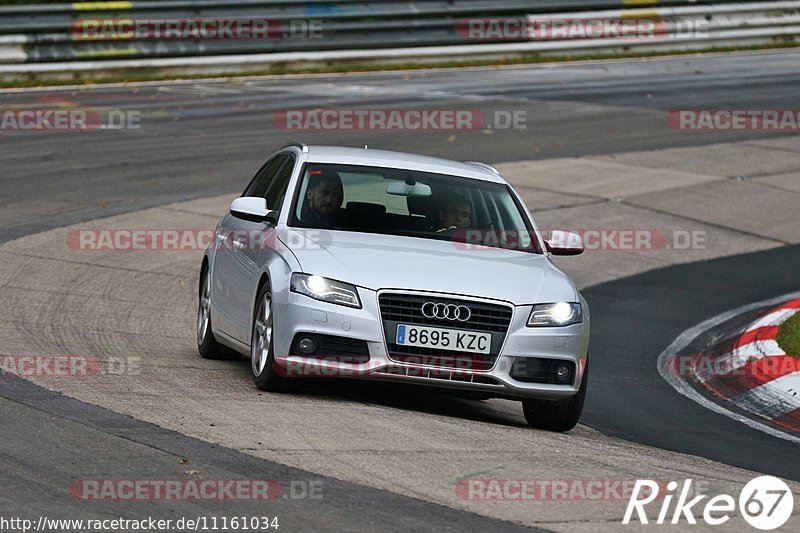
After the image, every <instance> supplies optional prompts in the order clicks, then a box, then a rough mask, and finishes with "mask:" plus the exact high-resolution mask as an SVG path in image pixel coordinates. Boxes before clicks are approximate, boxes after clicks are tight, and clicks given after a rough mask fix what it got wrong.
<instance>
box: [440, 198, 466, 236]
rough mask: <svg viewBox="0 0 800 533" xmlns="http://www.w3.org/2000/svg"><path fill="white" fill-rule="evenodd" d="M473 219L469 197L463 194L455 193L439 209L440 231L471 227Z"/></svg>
mask: <svg viewBox="0 0 800 533" xmlns="http://www.w3.org/2000/svg"><path fill="white" fill-rule="evenodd" d="M471 220H472V209H471V207H470V205H469V202H468V201H467V199H466V198H464V197H463V196H461V195H453V196H451V197H450V198H449V199H448V200H447V203H445V204H444V205H443V206H442V208H441V209H440V210H439V222H440V223H441V229H440V230H439V231H446V230H450V229H458V228H466V227H469V225H470V221H471Z"/></svg>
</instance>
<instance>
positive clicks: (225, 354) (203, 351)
mask: <svg viewBox="0 0 800 533" xmlns="http://www.w3.org/2000/svg"><path fill="white" fill-rule="evenodd" d="M210 293H211V277H210V276H209V275H208V268H206V267H203V270H202V272H201V274H200V292H199V297H198V303H197V351H198V353H199V354H200V357H202V358H203V359H230V358H231V351H230V350H228V349H227V348H225V347H224V346H220V344H219V343H218V342H217V339H216V337H214V331H213V330H212V328H211V297H210V296H209V295H210Z"/></svg>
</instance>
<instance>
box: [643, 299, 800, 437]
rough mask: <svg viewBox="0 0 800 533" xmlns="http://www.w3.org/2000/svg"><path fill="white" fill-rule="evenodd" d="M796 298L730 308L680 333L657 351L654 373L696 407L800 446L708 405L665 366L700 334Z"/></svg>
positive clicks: (771, 429)
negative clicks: (658, 353) (655, 370)
mask: <svg viewBox="0 0 800 533" xmlns="http://www.w3.org/2000/svg"><path fill="white" fill-rule="evenodd" d="M796 298H800V292H793V293H791V294H786V295H784V296H779V297H777V298H771V299H769V300H764V301H761V302H756V303H752V304H749V305H745V306H743V307H739V308H737V309H732V310H730V311H727V312H725V313H722V314H721V315H717V316H715V317H713V318H709V319H708V320H706V321H704V322H701V323H700V324H697V325H696V326H694V327H691V328H689V329H687V330H686V331H684V332H683V333H681V334H680V335H679V336H678V338H677V339H675V340H674V341H672V344H670V345H669V346H668V347H667V349H666V350H664V351H663V352H661V355H659V356H658V373H659V374H660V375H661V377H662V378H664V381H666V382H667V383H669V384H670V385H672V388H674V389H675V390H676V391H678V392H679V393H680V394H682V395H684V396H686V397H687V398H689V399H690V400H692V401H694V402H696V403H698V404H700V405H701V406H703V407H705V408H706V409H709V410H711V411H714V412H715V413H717V414H720V415H723V416H727V417H728V418H730V419H732V420H736V421H737V422H741V423H742V424H745V425H747V426H750V427H751V428H753V429H756V430H758V431H762V432H764V433H766V434H768V435H772V436H773V437H777V438H779V439H783V440H788V441H790V442H794V443H797V444H800V437H797V436H795V435H790V434H788V433H784V432H783V431H780V430H778V429H775V428H774V427H771V426H768V425H766V424H762V423H761V422H756V421H755V420H751V419H750V418H747V417H746V416H742V415H740V414H737V413H734V412H733V411H729V410H728V409H725V408H724V407H723V406H721V405H719V404H717V403H714V402H712V401H711V400H709V399H708V398H706V397H705V396H703V395H702V394H700V393H699V392H697V391H696V390H695V389H694V388H693V387H692V386H691V385H689V384H688V383H687V382H685V381H684V380H683V379H681V378H680V376H676V375H673V374H672V373H670V371H669V369H668V367H667V364H668V363H669V360H670V357H671V356H672V355H675V354H677V353H680V352H681V351H682V350H683V349H684V348H686V347H687V346H688V345H689V344H691V343H692V341H693V340H695V339H696V338H697V337H699V336H700V335H701V334H702V333H703V332H704V331H706V330H709V329H711V328H713V327H715V326H718V325H719V324H722V323H723V322H725V321H727V320H730V319H732V318H734V317H736V316H737V315H740V314H742V313H746V312H748V311H754V310H756V309H759V308H761V307H767V306H769V305H777V304H780V303H783V302H785V301H788V300H794V299H796Z"/></svg>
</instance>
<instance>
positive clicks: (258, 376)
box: [250, 284, 302, 392]
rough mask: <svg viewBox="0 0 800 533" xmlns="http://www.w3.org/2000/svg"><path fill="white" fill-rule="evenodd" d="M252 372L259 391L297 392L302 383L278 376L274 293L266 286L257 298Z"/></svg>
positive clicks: (252, 348) (253, 333)
mask: <svg viewBox="0 0 800 533" xmlns="http://www.w3.org/2000/svg"><path fill="white" fill-rule="evenodd" d="M250 370H251V372H252V374H253V381H254V382H255V384H256V387H257V388H258V389H259V390H263V391H268V392H295V391H297V390H299V389H300V387H301V386H302V383H300V382H299V381H298V380H293V379H288V378H285V377H283V376H281V375H279V374H278V372H277V365H276V363H275V342H274V338H273V321H272V291H271V290H270V287H269V285H268V284H264V286H263V287H262V288H261V290H260V291H259V293H258V298H256V312H255V316H254V317H253V331H252V334H251V336H250Z"/></svg>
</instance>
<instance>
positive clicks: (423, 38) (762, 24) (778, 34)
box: [0, 0, 800, 66]
mask: <svg viewBox="0 0 800 533" xmlns="http://www.w3.org/2000/svg"><path fill="white" fill-rule="evenodd" d="M487 18H488V19H495V18H497V19H504V18H513V19H523V20H530V21H536V20H546V19H552V20H570V19H585V20H592V19H603V20H628V21H630V20H631V19H643V20H653V21H657V22H658V25H657V28H656V30H655V32H654V35H653V36H649V37H646V38H628V37H626V38H623V39H609V38H591V37H586V36H583V38H570V37H566V38H565V37H563V36H558V35H549V36H544V37H542V36H535V37H530V36H521V37H518V38H508V37H507V36H500V37H496V36H494V37H493V36H492V35H487V36H485V37H484V38H480V39H470V38H468V37H466V36H465V35H464V32H463V31H459V25H460V24H464V23H465V21H467V20H470V19H473V20H474V19H487ZM210 19H216V20H219V19H241V20H254V19H260V20H265V21H268V23H269V24H270V25H271V27H272V28H276V29H277V31H276V32H273V33H274V34H271V35H270V37H269V38H251V39H220V40H207V39H175V40H172V39H166V40H165V39H160V40H155V39H153V40H151V39H147V38H128V37H129V36H127V35H120V34H113V33H111V34H108V33H106V34H93V35H89V36H88V37H87V34H86V32H85V31H84V29H85V27H86V24H87V23H98V21H103V20H106V21H109V20H110V21H117V23H119V21H140V22H142V21H151V22H152V21H158V20H161V21H164V20H183V21H188V20H210ZM87 21H88V22H87ZM293 25H294V26H293ZM295 26H296V27H299V28H301V29H302V28H305V30H303V31H305V32H306V34H305V35H300V34H298V33H302V32H292V34H291V35H288V36H287V31H286V28H289V27H295ZM689 26H691V27H695V28H703V29H704V30H705V31H704V33H703V34H702V35H701V34H700V33H698V32H695V34H693V35H689V34H688V33H687V32H686V31H685V29H686V28H687V27H689ZM309 28H312V29H314V31H315V33H314V34H313V35H308V33H309V32H310V31H311V30H309ZM798 35H800V1H774V2H770V1H766V2H753V1H746V0H739V1H725V2H723V1H718V2H703V1H697V0H416V1H401V0H372V1H369V2H365V1H363V0H361V1H359V0H313V1H310V0H239V1H235V2H234V1H219V0H165V1H161V2H154V1H141V2H139V1H133V2H130V1H107V2H76V3H72V4H66V3H65V4H28V5H12V6H0V63H53V62H76V61H87V60H90V61H104V60H107V61H109V66H111V64H116V63H118V62H119V60H120V59H130V60H156V59H163V60H166V59H168V58H197V57H200V56H204V57H209V56H220V57H221V56H231V57H230V59H231V60H233V56H236V57H237V61H243V60H242V59H239V58H242V57H244V56H246V55H258V56H259V57H260V58H261V59H264V58H265V57H266V56H265V54H274V55H275V57H276V58H279V57H280V58H281V60H283V58H284V57H292V56H291V54H292V53H295V54H301V55H302V57H305V58H308V57H311V56H310V55H309V54H314V53H320V54H326V55H320V57H330V58H336V57H351V58H352V57H358V54H359V53H360V52H363V55H364V57H375V56H376V55H377V56H379V55H380V54H381V52H380V51H381V50H386V51H387V52H386V55H387V56H397V55H398V53H397V50H398V49H399V50H402V49H408V54H407V55H409V56H412V57H413V56H414V54H415V53H416V52H415V51H417V50H419V51H420V53H421V54H422V55H436V50H438V51H439V53H440V54H441V55H450V54H453V53H455V52H456V51H458V52H457V53H458V54H459V55H470V51H474V52H475V53H476V54H485V53H492V54H498V53H502V51H503V50H507V51H509V52H511V53H543V52H550V53H555V52H559V51H563V52H564V53H570V52H574V51H576V50H593V49H607V48H622V49H630V48H633V47H645V48H653V49H664V48H687V47H689V48H691V47H701V46H720V45H735V44H751V43H763V42H773V41H780V40H794V39H795V38H796V37H797V36H798ZM140 37H141V36H140ZM389 50H391V53H389V52H388V51H389ZM337 51H339V52H341V53H338V55H337ZM344 52H347V53H344ZM287 54H288V55H287ZM399 55H403V54H402V53H400V54H399ZM298 57H299V56H298ZM244 61H246V60H244Z"/></svg>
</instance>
